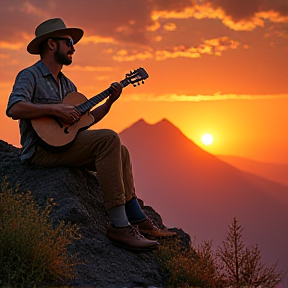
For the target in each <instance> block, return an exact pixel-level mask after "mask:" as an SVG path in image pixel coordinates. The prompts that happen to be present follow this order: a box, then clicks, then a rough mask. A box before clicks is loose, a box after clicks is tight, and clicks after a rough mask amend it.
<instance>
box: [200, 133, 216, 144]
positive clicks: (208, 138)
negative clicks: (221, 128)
mask: <svg viewBox="0 0 288 288" xmlns="http://www.w3.org/2000/svg"><path fill="white" fill-rule="evenodd" d="M213 140H214V139H213V136H212V135H211V134H209V133H206V134H204V135H202V137H201V141H202V143H203V144H204V145H210V144H212V143H213Z"/></svg>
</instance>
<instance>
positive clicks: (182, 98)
mask: <svg viewBox="0 0 288 288" xmlns="http://www.w3.org/2000/svg"><path fill="white" fill-rule="evenodd" d="M264 99H266V100H269V99H270V100H271V99H288V94H279V95H243V94H242V95H236V94H225V95H224V94H220V93H215V94H214V95H183V94H164V95H154V94H145V95H142V94H136V95H135V94H133V95H129V96H128V95H127V96H126V97H125V101H131V100H134V101H147V102H201V101H223V100H264Z"/></svg>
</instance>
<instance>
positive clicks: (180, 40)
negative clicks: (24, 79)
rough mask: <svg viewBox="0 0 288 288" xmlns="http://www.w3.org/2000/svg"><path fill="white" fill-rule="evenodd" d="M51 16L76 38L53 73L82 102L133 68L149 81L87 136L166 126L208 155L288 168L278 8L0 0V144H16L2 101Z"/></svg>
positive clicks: (283, 32) (163, 0) (286, 34)
mask: <svg viewBox="0 0 288 288" xmlns="http://www.w3.org/2000/svg"><path fill="white" fill-rule="evenodd" d="M55 17H61V18H62V19H63V20H64V22H65V23H66V25H67V26H68V27H79V28H82V29H83V30H84V37H83V38H82V40H81V41H80V42H79V43H78V44H77V45H76V46H75V49H76V53H75V54H74V56H73V63H72V64H71V65H70V66H66V67H64V68H63V72H64V74H65V75H66V76H68V77H69V78H70V79H71V80H72V81H73V82H74V83H75V84H76V86H77V88H78V91H79V92H81V93H83V94H84V95H86V97H87V98H90V97H92V96H94V95H96V94H98V93H100V92H101V91H103V90H105V89H106V88H108V87H109V86H110V84H111V83H112V82H115V81H120V80H122V79H123V78H124V77H125V74H126V73H128V72H129V71H130V70H133V69H136V68H138V67H144V68H145V70H146V71H147V72H148V73H149V75H150V77H149V79H148V80H147V81H146V83H145V84H144V85H141V86H139V87H137V88H134V87H132V86H128V87H127V88H125V89H124V90H123V94H122V96H121V98H120V99H119V100H118V101H117V103H115V104H114V106H113V108H112V110H111V111H110V113H109V115H108V116H107V117H106V118H105V119H103V120H102V121H101V122H100V123H99V124H97V125H96V126H95V128H111V129H113V130H116V131H117V132H121V131H122V130H123V129H125V128H127V127H129V126H130V125H131V124H133V123H134V122H136V121H137V120H139V119H141V118H143V119H144V120H145V121H146V122H148V123H150V124H153V123H156V122H158V121H160V120H161V119H163V118H166V119H168V120H169V121H171V122H172V123H173V124H174V125H175V126H177V127H178V128H180V129H181V131H182V132H183V133H184V134H185V135H187V137H189V138H190V139H191V140H193V141H194V142H195V143H196V144H197V145H199V146H200V147H202V148H203V149H206V150H207V151H208V152H210V153H212V154H225V155H235V156H241V157H247V158H250V159H254V160H258V161H262V162H274V163H288V151H287V150H288V133H287V131H288V130H287V129H288V127H287V126H288V125H287V123H288V1H287V0H207V1H206V0H198V1H197V0H94V1H92V0H81V1H76V0H69V1H68V0H62V1H56V0H49V1H40V0H26V1H25V0H1V6H0V27H1V28H0V31H1V38H0V88H1V90H0V91H1V97H0V119H1V126H0V139H1V140H5V141H7V142H9V143H11V144H13V145H16V146H19V133H18V123H17V121H13V120H11V119H10V118H8V117H7V116H6V115H5V109H6V105H7V100H8V97H9V95H10V92H11V89H12V85H13V83H14V79H15V77H16V75H17V73H18V72H19V71H20V70H21V69H23V68H25V67H27V66H30V65H32V64H33V63H35V62H36V61H38V59H39V57H38V56H35V55H30V54H29V53H28V52H27V50H26V47H27V44H28V43H29V42H30V41H31V40H32V39H33V38H34V31H35V28H36V26H37V25H38V24H40V23H41V22H43V21H45V20H47V19H49V18H55ZM204 133H210V134H211V135H212V136H213V137H214V143H213V144H211V145H210V146H204V145H202V144H201V136H202V135H203V134H204Z"/></svg>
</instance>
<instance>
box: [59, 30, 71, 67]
mask: <svg viewBox="0 0 288 288" xmlns="http://www.w3.org/2000/svg"><path fill="white" fill-rule="evenodd" d="M54 39H55V41H56V43H57V49H56V51H55V53H54V57H55V61H56V62H57V63H59V64H63V65H70V64H71V63H72V55H73V53H74V52H75V49H74V46H73V40H72V38H71V36H69V35H64V36H61V37H58V38H54ZM71 40H72V41H71Z"/></svg>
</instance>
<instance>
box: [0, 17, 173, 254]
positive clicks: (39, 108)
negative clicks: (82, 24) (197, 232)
mask: <svg viewBox="0 0 288 288" xmlns="http://www.w3.org/2000/svg"><path fill="white" fill-rule="evenodd" d="M35 36H36V37H35V38H34V39H33V40H32V41H31V42H30V43H29V44H28V46H27V51H28V52H29V53H30V54H35V55H38V54H39V55H40V60H39V61H38V62H37V63H35V64H34V65H33V66H31V67H28V68H26V69H24V70H22V71H21V72H20V73H19V74H18V75H17V78H16V81H15V84H14V86H13V91H12V93H11V95H10V98H9V101H8V106H7V111H6V114H7V116H9V117H12V118H13V119H20V124H19V128H20V134H21V145H22V151H21V156H20V158H21V160H22V161H23V162H28V163H33V164H35V165H41V166H46V167H55V166H61V165H62V166H73V167H86V168H88V169H90V170H93V171H97V177H98V180H99V182H100V186H101V189H102V191H103V198H104V203H105V206H106V208H107V211H108V215H109V219H110V224H109V226H108V228H107V233H106V236H107V237H108V238H109V239H110V240H111V241H112V243H114V244H115V245H118V246H121V247H123V248H125V249H129V250H152V249H156V248H157V246H158V245H159V243H158V242H157V241H155V240H154V239H156V238H157V237H163V236H170V235H172V234H173V233H171V232H169V231H167V230H160V229H158V228H157V227H155V225H153V223H152V222H151V220H150V219H148V218H147V217H146V215H145V214H144V212H143V211H142V209H141V207H140V206H139V203H138V201H137V197H136V194H135V188H134V182H133V175H132V169H131V163H130V158H129V152H128V150H127V148H126V147H125V146H123V145H122V144H121V142H120V139H119V136H118V134H117V133H115V132H114V131H112V130H109V129H100V130H83V131H81V132H79V133H78V134H77V136H76V138H75V141H74V142H73V144H72V146H70V147H68V148H66V149H65V150H64V151H62V152H61V153H59V152H52V151H50V150H49V149H47V147H44V146H43V145H41V141H39V137H38V136H37V134H36V132H35V130H34V129H33V127H32V124H31V119H36V118H41V117H51V118H52V117H53V118H54V119H58V120H59V121H62V122H63V123H67V124H69V125H73V124H74V123H76V122H77V121H79V119H80V118H81V113H80V112H79V111H78V110H77V108H76V107H75V105H72V104H64V103H63V102H62V101H63V99H64V98H65V97H66V96H67V95H68V94H69V93H71V92H76V91H77V89H76V86H75V85H74V84H73V83H72V82H71V81H70V80H69V79H68V78H67V77H65V75H64V74H63V73H62V72H61V69H62V67H63V65H70V64H71V63H72V57H73V54H74V52H75V48H74V45H75V44H76V43H77V42H78V41H79V40H80V39H81V38H82V36H83V30H82V29H79V28H67V27H66V25H65V24H64V22H63V21H62V19H60V18H54V19H49V20H47V21H45V22H43V23H41V24H40V25H39V26H38V27H37V28H36V30H35ZM109 89H110V90H109V91H110V96H109V97H108V99H107V100H106V102H105V103H104V104H102V105H100V106H98V107H97V108H95V109H94V110H93V111H91V112H90V113H91V115H92V116H93V117H94V122H93V124H95V123H97V122H98V121H100V120H101V119H102V118H103V117H104V116H105V115H106V114H107V113H108V112H109V110H110V108H111V106H112V104H113V103H114V102H115V101H116V100H117V99H118V98H119V96H120V95H121V93H122V86H121V85H120V84H119V83H117V82H115V83H113V84H112V85H111V87H110V88H109ZM135 227H138V229H139V230H138V229H137V228H135ZM139 231H140V233H139ZM143 235H146V237H144V236H143ZM148 238H150V239H148Z"/></svg>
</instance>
